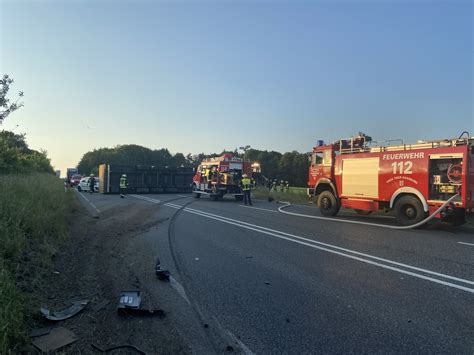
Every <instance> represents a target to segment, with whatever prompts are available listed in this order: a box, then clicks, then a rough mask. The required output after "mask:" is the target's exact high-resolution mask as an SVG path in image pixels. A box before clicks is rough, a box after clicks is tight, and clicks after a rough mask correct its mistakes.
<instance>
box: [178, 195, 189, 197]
mask: <svg viewBox="0 0 474 355" xmlns="http://www.w3.org/2000/svg"><path fill="white" fill-rule="evenodd" d="M176 196H178V197H191V196H184V195H176Z"/></svg>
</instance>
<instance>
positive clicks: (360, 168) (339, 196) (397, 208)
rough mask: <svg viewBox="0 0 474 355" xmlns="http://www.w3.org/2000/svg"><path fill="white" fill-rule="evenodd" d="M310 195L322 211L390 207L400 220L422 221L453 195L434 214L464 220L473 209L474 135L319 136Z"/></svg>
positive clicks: (332, 212) (406, 222)
mask: <svg viewBox="0 0 474 355" xmlns="http://www.w3.org/2000/svg"><path fill="white" fill-rule="evenodd" d="M308 195H309V196H310V197H313V198H315V201H317V204H318V207H319V209H320V211H321V213H322V214H323V215H326V216H334V215H336V214H337V213H338V212H339V209H340V208H341V207H345V208H351V209H354V210H355V211H356V212H357V213H359V214H370V213H371V212H373V211H378V210H385V211H390V210H391V211H394V212H395V216H396V218H397V220H398V222H399V223H400V224H402V225H412V224H416V223H418V222H421V221H422V220H424V219H425V218H426V217H428V216H429V215H432V214H433V213H434V212H435V211H436V210H437V209H438V208H439V207H440V206H442V205H443V204H445V203H446V201H447V200H448V199H449V198H451V197H453V200H452V201H451V203H450V204H449V206H447V208H445V209H444V210H443V211H442V212H441V213H439V214H438V215H437V216H435V217H437V218H441V219H442V220H444V221H447V222H450V223H453V224H455V225H460V224H463V223H464V222H465V217H466V214H467V213H473V212H474V138H473V137H470V136H469V133H467V132H463V134H462V135H461V136H460V137H459V138H455V139H445V140H436V141H418V143H416V144H403V142H402V143H400V144H397V145H387V144H376V143H375V142H372V139H371V137H369V136H366V135H364V134H362V133H359V135H358V136H356V137H351V138H349V139H340V140H339V141H336V142H334V143H332V144H324V142H323V141H318V144H317V145H316V147H314V148H313V151H312V154H311V163H310V167H309V174H308ZM455 195H456V197H454V196H455Z"/></svg>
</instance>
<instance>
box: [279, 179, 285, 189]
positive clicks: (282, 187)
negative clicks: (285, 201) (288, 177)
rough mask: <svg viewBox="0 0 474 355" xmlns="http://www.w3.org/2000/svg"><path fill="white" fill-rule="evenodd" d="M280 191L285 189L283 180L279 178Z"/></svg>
mask: <svg viewBox="0 0 474 355" xmlns="http://www.w3.org/2000/svg"><path fill="white" fill-rule="evenodd" d="M280 191H281V192H283V191H285V182H284V181H283V180H280Z"/></svg>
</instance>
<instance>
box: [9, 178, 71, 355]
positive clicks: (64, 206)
mask: <svg viewBox="0 0 474 355" xmlns="http://www.w3.org/2000/svg"><path fill="white" fill-rule="evenodd" d="M73 201H74V200H73V196H72V195H71V193H69V192H67V193H66V192H65V190H64V185H63V183H62V181H61V180H60V179H58V178H56V177H55V176H53V175H50V174H25V175H0V353H1V354H6V353H9V352H17V351H18V349H19V348H20V347H21V346H22V345H23V344H24V343H25V340H26V329H25V321H26V318H27V315H28V313H29V312H30V309H31V308H32V307H33V303H34V299H33V297H32V296H31V294H32V291H33V290H34V288H35V278H36V277H37V276H38V274H40V273H41V272H42V271H44V270H45V269H47V268H48V267H50V265H51V258H52V255H54V253H55V252H56V248H57V246H58V245H59V244H60V243H61V241H62V240H64V238H65V237H66V235H67V233H68V221H69V217H70V216H71V212H72V210H73V206H74V202H73Z"/></svg>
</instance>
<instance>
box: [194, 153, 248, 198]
mask: <svg viewBox="0 0 474 355" xmlns="http://www.w3.org/2000/svg"><path fill="white" fill-rule="evenodd" d="M243 174H247V175H248V176H249V177H251V175H252V167H251V165H250V162H248V161H244V160H243V159H241V158H237V157H234V156H233V155H232V154H229V153H227V154H224V155H222V156H220V157H217V158H210V159H205V160H203V161H202V162H201V164H199V166H198V167H197V169H196V174H195V175H194V177H193V183H192V191H193V196H194V197H195V198H199V197H201V195H209V196H210V198H211V199H212V200H214V201H217V200H218V199H219V198H222V197H223V196H224V195H225V194H231V195H233V196H234V197H235V199H236V200H238V201H240V200H242V199H243V193H242V190H241V189H240V187H239V183H240V180H241V179H242V175H243Z"/></svg>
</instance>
